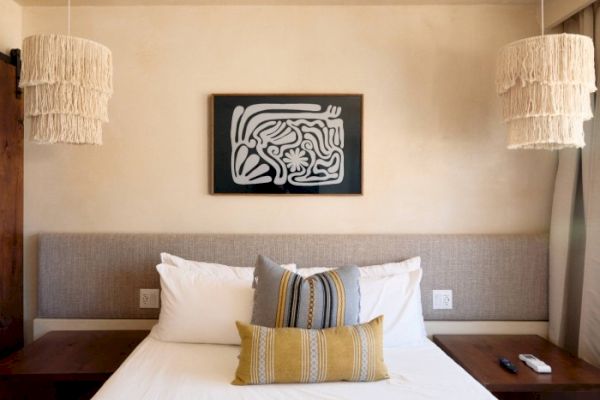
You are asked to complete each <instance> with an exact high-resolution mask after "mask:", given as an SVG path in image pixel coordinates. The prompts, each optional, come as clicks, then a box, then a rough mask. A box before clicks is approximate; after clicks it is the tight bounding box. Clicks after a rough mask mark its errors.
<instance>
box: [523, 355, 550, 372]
mask: <svg viewBox="0 0 600 400" xmlns="http://www.w3.org/2000/svg"><path fill="white" fill-rule="evenodd" d="M519 360H521V361H523V362H524V363H525V364H527V366H528V367H529V368H531V369H532V370H534V371H535V372H537V373H538V374H549V373H551V372H552V368H551V367H550V366H549V365H548V364H546V363H545V362H543V361H542V360H540V359H539V358H537V357H536V356H534V355H532V354H519Z"/></svg>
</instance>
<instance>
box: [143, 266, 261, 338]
mask: <svg viewBox="0 0 600 400" xmlns="http://www.w3.org/2000/svg"><path fill="white" fill-rule="evenodd" d="M156 269H157V271H158V273H159V274H160V286H161V295H160V299H161V308H160V315H159V318H158V324H156V325H155V326H154V327H153V328H152V332H151V335H152V336H153V337H154V338H156V339H158V340H162V341H165V342H184V343H216V344H240V337H239V335H238V332H237V329H236V326H235V321H241V322H244V323H250V319H251V316H252V304H253V297H254V290H253V289H252V287H251V284H250V282H251V278H250V280H247V279H226V280H223V279H215V278H212V277H210V276H207V275H206V270H205V269H203V268H193V269H186V268H180V267H175V266H172V265H167V264H159V265H157V266H156ZM217 275H218V274H217Z"/></svg>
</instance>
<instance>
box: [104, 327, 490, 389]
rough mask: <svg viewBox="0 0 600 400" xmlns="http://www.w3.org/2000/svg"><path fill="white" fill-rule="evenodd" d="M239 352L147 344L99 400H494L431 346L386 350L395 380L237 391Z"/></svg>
mask: <svg viewBox="0 0 600 400" xmlns="http://www.w3.org/2000/svg"><path fill="white" fill-rule="evenodd" d="M238 353H239V347H238V346H228V345H212V344H186V343H167V342H161V341H158V340H156V339H153V338H151V337H148V338H146V339H145V340H144V341H143V342H142V343H140V345H139V346H138V347H137V348H136V349H135V350H134V352H133V353H132V354H131V355H130V356H129V357H128V358H127V359H126V360H125V362H124V363H123V365H121V367H120V368H119V369H118V370H117V371H116V372H115V373H114V374H113V375H112V377H111V378H110V379H109V380H108V381H107V382H106V384H105V385H104V386H103V387H102V388H101V389H100V391H99V392H98V393H97V394H96V396H94V398H93V399H94V400H117V399H119V400H122V399H127V400H135V399H147V400H149V399H170V400H171V399H173V400H175V399H177V400H183V399H211V400H213V399H214V400H222V399H232V400H236V399H240V400H242V399H243V400H265V399H268V400H278V399H281V400H295V399H298V400H299V399H323V400H325V399H327V400H333V399H336V400H338V399H339V400H342V399H352V400H355V399H377V400H392V399H394V400H398V399H403V400H406V399H428V400H431V399H445V400H452V399H457V400H458V399H460V400H466V399H474V400H476V399H482V400H484V399H494V397H493V396H492V395H491V393H490V392H488V391H487V390H486V389H485V388H484V387H483V386H481V385H480V384H479V383H478V382H477V381H475V380H474V379H473V378H472V377H471V376H470V375H469V374H467V373H466V372H465V371H464V370H463V369H462V368H460V367H459V366H458V365H457V364H456V363H455V362H454V361H452V360H451V359H450V358H449V357H448V356H446V355H445V354H444V352H442V351H441V350H440V349H439V348H438V347H436V346H435V345H434V344H433V343H432V342H429V341H427V342H426V343H424V344H423V345H420V346H418V347H412V348H388V349H385V353H384V356H385V362H386V364H387V367H388V370H389V374H390V379H388V380H384V381H379V382H372V383H350V382H335V383H320V384H302V385H301V384H293V385H290V384H286V385H261V386H234V385H231V384H230V382H231V381H232V380H233V377H234V374H235V369H236V367H237V361H238V360H237V356H238Z"/></svg>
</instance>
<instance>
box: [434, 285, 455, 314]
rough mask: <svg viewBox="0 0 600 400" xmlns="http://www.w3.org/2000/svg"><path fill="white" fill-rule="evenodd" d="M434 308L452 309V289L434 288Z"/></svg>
mask: <svg viewBox="0 0 600 400" xmlns="http://www.w3.org/2000/svg"><path fill="white" fill-rule="evenodd" d="M433 309H434V310H452V290H434V291H433Z"/></svg>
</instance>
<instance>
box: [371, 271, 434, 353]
mask: <svg viewBox="0 0 600 400" xmlns="http://www.w3.org/2000/svg"><path fill="white" fill-rule="evenodd" d="M422 275H423V270H421V269H420V268H419V269H417V270H414V271H408V272H406V273H405V274H399V275H392V276H386V277H382V278H377V277H369V278H360V294H361V297H360V322H361V323H364V322H366V321H371V320H372V319H373V318H376V317H378V316H379V315H383V345H384V347H411V346H416V345H420V344H422V343H423V342H425V341H426V338H427V332H426V331H425V322H424V321H423V309H422V306H421V289H420V282H421V277H422Z"/></svg>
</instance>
